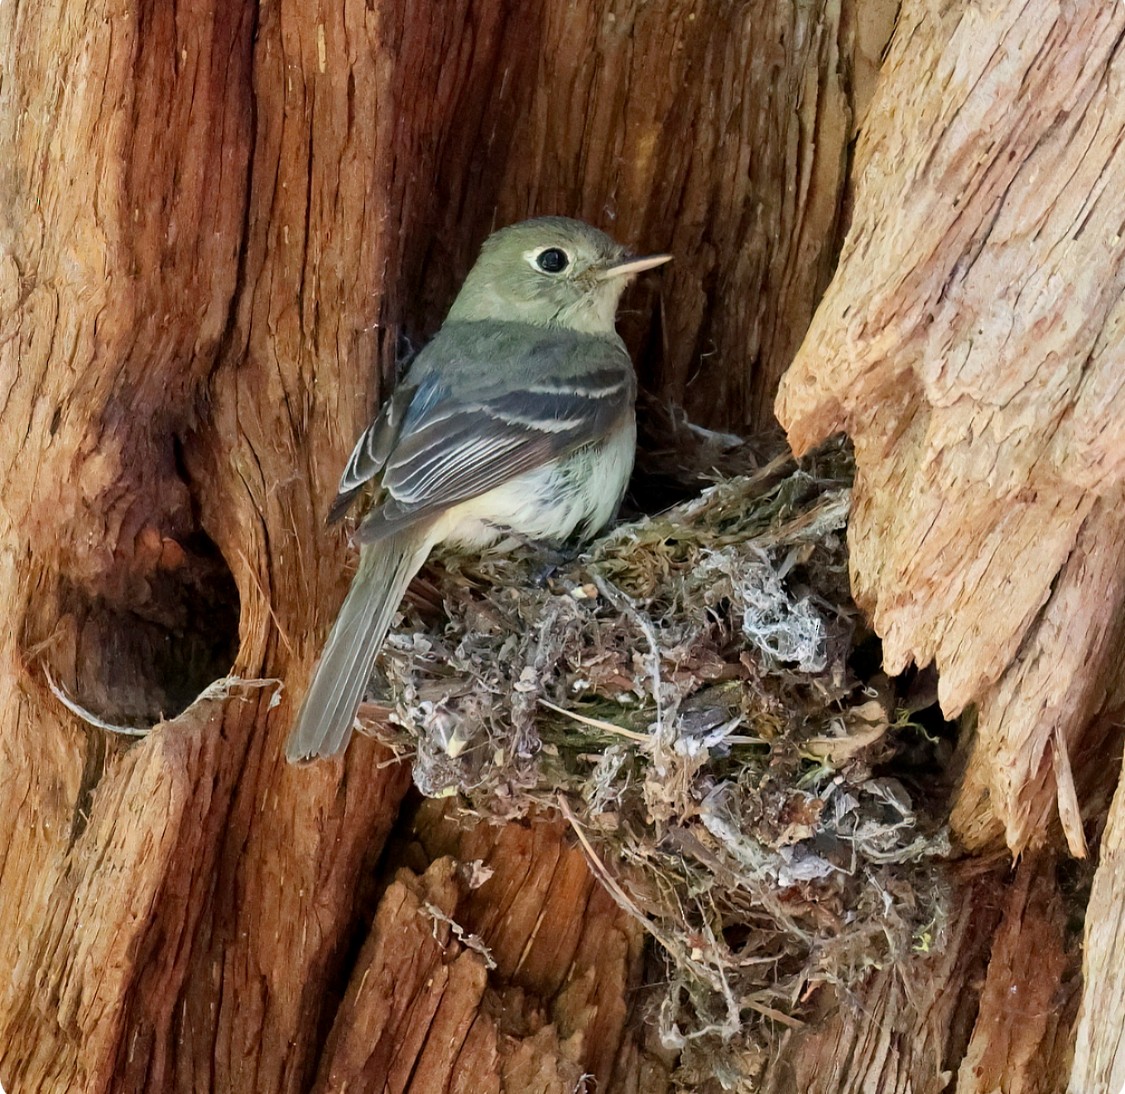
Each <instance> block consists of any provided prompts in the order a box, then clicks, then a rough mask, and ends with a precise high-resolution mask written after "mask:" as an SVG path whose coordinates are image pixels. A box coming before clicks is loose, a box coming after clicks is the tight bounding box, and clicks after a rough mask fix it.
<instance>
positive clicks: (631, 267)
mask: <svg viewBox="0 0 1125 1094" xmlns="http://www.w3.org/2000/svg"><path fill="white" fill-rule="evenodd" d="M671 261H672V256H671V255H642V256H640V257H639V258H638V257H637V256H636V255H627V256H626V257H625V258H623V259H621V260H620V261H619V262H615V263H614V264H613V265H612V266H607V267H606V268H605V269H604V270H602V271H601V273H599V274H598V280H599V281H607V280H608V279H609V278H611V277H632V276H633V275H634V274H639V273H643V272H644V271H645V270H651V269H652V268H653V267H655V266H663V265H664V263H665V262H671Z"/></svg>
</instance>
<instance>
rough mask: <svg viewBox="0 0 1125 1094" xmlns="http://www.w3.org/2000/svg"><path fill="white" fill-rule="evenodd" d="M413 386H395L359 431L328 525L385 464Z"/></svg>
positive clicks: (341, 515) (345, 509)
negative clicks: (376, 411)
mask: <svg viewBox="0 0 1125 1094" xmlns="http://www.w3.org/2000/svg"><path fill="white" fill-rule="evenodd" d="M414 394H415V389H414V387H413V385H411V384H409V383H402V384H400V385H399V386H398V387H397V388H395V391H394V393H393V394H392V395H391V397H390V398H389V399H388V400H387V401H386V402H385V403H384V404H383V409H382V410H381V411H380V413H379V416H378V417H377V418H376V419H375V421H373V422H372V423H371V424H370V425H369V426H368V427H367V428H366V429H365V430H364V431H363V433H361V434H360V438H359V440H358V441H356V444H355V448H353V449H352V454H351V455H350V456H349V457H348V463H347V466H346V467H345V468H344V473H343V474H342V475H341V476H340V485H339V486H338V487H337V489H336V497H335V499H334V500H333V502H332V505H331V507H330V508H329V510H328V520H327V523H328V524H335V523H336V522H337V521H338V520H340V519H341V517H343V515H344V514H345V513H346V512H347V511H348V509H350V508H351V504H352V502H353V501H355V499H356V495H357V494H358V493H359V492H360V490H362V489H363V487H364V486H365V485H366V484H367V483H369V482H370V481H371V480H372V479H374V478H375V477H376V476H377V475H378V474H379V473H380V472H381V471H382V470H383V468H384V467H385V466H386V464H387V457H388V456H389V455H390V453H391V448H392V447H393V446H394V443H395V439H396V438H397V436H398V433H399V430H400V429H401V428H402V420H403V417H404V415H405V411H406V408H407V407H409V406H410V404H411V401H412V399H413V396H414Z"/></svg>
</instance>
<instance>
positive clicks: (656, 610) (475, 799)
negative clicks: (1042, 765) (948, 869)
mask: <svg viewBox="0 0 1125 1094" xmlns="http://www.w3.org/2000/svg"><path fill="white" fill-rule="evenodd" d="M851 477H852V465H851V461H850V458H849V455H848V453H847V451H846V450H845V449H844V448H843V446H842V445H839V444H835V445H832V446H830V447H829V448H827V449H825V450H822V451H821V452H820V453H819V454H817V455H815V456H813V457H811V458H809V459H806V460H805V461H803V462H801V463H800V464H797V463H795V462H794V461H793V460H792V459H791V458H787V457H781V458H778V459H775V460H773V461H772V462H769V463H768V464H766V466H764V467H762V468H760V469H759V470H757V471H756V472H754V473H752V474H749V475H742V476H738V477H733V478H729V479H725V480H723V481H720V482H718V483H716V484H714V485H712V486H710V487H708V488H707V489H705V490H704V491H703V493H702V494H701V495H698V496H696V497H694V498H692V499H690V500H688V501H686V502H683V503H681V504H679V505H677V506H675V507H674V508H672V509H670V510H668V511H666V512H664V513H663V514H661V515H659V516H654V517H647V518H643V519H639V520H637V521H634V522H631V523H626V524H623V525H621V526H619V527H617V528H616V529H615V530H614V531H613V532H612V533H611V534H609V535H608V536H606V537H605V538H604V539H602V540H600V541H598V542H597V543H596V544H594V545H593V547H592V548H591V549H590V550H589V552H588V553H587V554H585V555H583V556H581V557H580V558H578V559H576V560H573V561H571V562H569V563H566V564H556V565H554V566H550V565H548V564H546V563H545V561H544V558H543V556H542V555H541V554H538V553H535V552H531V551H528V552H526V553H522V554H519V555H516V556H507V557H485V558H483V559H475V560H471V561H470V560H466V559H458V558H449V559H446V560H444V564H443V565H442V566H440V567H437V568H434V569H433V570H431V572H430V573H431V577H430V580H431V582H432V589H433V590H434V591H435V593H436V596H437V598H438V599H439V600H440V604H441V605H442V610H441V611H440V612H433V611H429V612H427V611H424V610H420V609H419V608H418V606H417V604H414V605H413V606H408V607H407V609H406V611H407V614H408V616H411V617H412V618H410V619H409V620H408V625H407V626H406V627H404V628H403V629H401V630H398V631H396V632H394V633H392V635H391V636H390V638H389V639H388V642H387V645H386V647H385V651H384V656H383V658H382V661H381V671H382V674H383V679H382V680H381V681H380V682H379V684H378V687H379V691H380V693H381V694H382V695H383V696H385V697H386V698H385V702H386V703H387V705H388V706H389V707H390V722H391V723H393V724H391V725H390V726H389V728H387V729H386V731H385V732H386V736H384V739H385V740H386V743H387V744H389V745H390V746H391V747H392V748H393V749H395V750H397V751H398V752H399V753H400V754H409V755H411V756H412V757H413V764H414V777H415V781H416V783H417V785H418V787H419V788H420V789H421V791H422V792H423V793H424V794H427V795H430V796H447V795H458V796H459V797H460V800H461V803H462V805H463V807H464V809H465V810H466V811H468V812H469V813H470V814H471V815H473V816H475V817H477V818H483V819H488V820H494V821H503V820H508V819H511V818H514V817H519V816H522V815H525V814H526V813H528V812H529V811H531V810H545V809H553V810H559V811H561V812H562V814H563V815H564V816H565V817H566V818H567V819H568V820H569V822H570V824H571V825H572V826H573V829H574V832H575V834H576V837H577V839H578V840H579V841H580V842H581V845H582V847H583V849H584V850H585V852H586V854H587V856H588V858H589V861H590V864H591V867H592V869H593V870H594V872H595V873H596V875H597V876H598V878H599V879H600V880H601V882H602V883H603V884H604V885H605V886H606V887H607V888H608V889H609V891H610V892H611V893H612V894H613V896H614V898H615V899H616V900H617V901H618V903H619V904H620V905H621V906H622V907H623V908H625V909H627V910H628V912H629V913H630V914H631V915H633V916H635V917H636V918H637V919H638V920H639V921H640V922H641V923H642V924H643V925H644V927H645V929H646V930H647V931H648V933H649V934H650V935H651V937H652V938H653V939H654V940H655V942H656V943H657V947H656V952H657V953H659V954H661V955H662V956H663V959H664V961H665V962H666V966H667V967H666V969H665V970H664V972H663V975H661V976H659V977H658V978H656V979H659V981H660V984H661V986H660V988H659V993H660V998H659V999H658V1000H657V1001H656V1003H655V1005H654V1008H653V1015H654V1021H655V1024H656V1030H657V1032H658V1034H659V1037H660V1040H661V1042H662V1044H663V1045H664V1046H665V1047H666V1048H667V1049H670V1050H674V1051H676V1052H678V1054H679V1070H678V1077H679V1079H680V1081H681V1083H683V1084H684V1085H689V1084H691V1083H693V1082H696V1081H698V1080H699V1079H701V1078H702V1077H704V1076H706V1077H707V1078H709V1079H714V1078H717V1079H718V1080H719V1081H720V1083H721V1084H722V1085H723V1086H724V1088H727V1089H736V1088H738V1087H739V1086H740V1085H741V1084H742V1083H744V1081H745V1080H746V1079H747V1078H748V1077H750V1076H752V1075H753V1074H754V1072H755V1071H756V1070H757V1068H758V1067H759V1066H760V1065H761V1063H762V1062H763V1059H764V1053H765V1052H766V1051H768V1046H769V1035H770V1034H771V1033H773V1032H775V1031H776V1030H778V1029H779V1028H783V1027H785V1026H792V1025H796V1024H800V1015H801V1013H802V1009H803V1008H804V1007H805V1006H806V1005H807V1004H808V1003H809V1001H810V1000H811V999H812V998H813V996H814V995H815V994H816V993H817V990H818V988H819V987H820V986H822V985H826V984H827V985H835V986H837V987H838V988H843V989H845V990H846V988H847V986H848V985H852V984H855V983H857V982H858V981H859V979H860V978H862V977H863V976H865V975H866V974H867V973H868V972H870V971H871V970H872V969H873V968H881V967H886V966H888V965H892V964H894V963H896V962H902V961H904V960H906V959H907V958H908V957H909V955H910V954H911V953H912V952H916V951H919V950H925V949H929V948H931V947H933V946H935V945H936V944H938V942H939V938H938V936H939V935H940V932H941V929H942V924H943V922H944V914H945V913H944V907H945V887H944V885H943V883H942V881H941V872H940V870H938V869H936V868H935V864H934V860H935V859H938V858H941V857H943V856H945V855H946V854H947V852H948V843H947V839H946V836H945V832H944V829H943V828H942V826H941V824H940V823H939V822H938V821H937V820H935V819H934V818H933V817H931V816H930V815H928V813H927V810H926V808H925V807H924V802H922V801H920V798H919V792H918V789H917V788H915V787H911V786H910V780H909V779H905V780H904V779H903V778H900V777H898V776H897V774H896V771H895V760H896V757H897V756H899V755H900V754H901V753H902V752H903V750H904V749H906V748H908V747H914V746H916V744H917V740H918V736H919V734H920V733H921V730H920V729H919V727H917V726H916V725H914V724H913V723H911V722H910V721H909V719H908V718H906V717H905V716H904V715H903V714H902V713H901V711H900V710H898V709H897V707H896V703H897V700H896V698H895V692H894V688H893V683H892V682H890V681H887V680H886V679H885V678H881V677H879V676H877V675H875V676H872V677H871V678H868V679H862V678H860V675H858V674H857V671H856V669H855V658H854V656H853V653H854V650H855V647H856V645H857V643H858V642H860V641H861V640H865V636H866V632H865V631H864V629H863V625H862V620H861V618H860V617H859V615H858V613H857V611H856V609H855V607H854V605H853V603H852V601H851V598H850V594H849V591H848V579H847V554H846V544H845V538H844V529H845V525H846V521H847V516H848V509H849V503H850V497H851V493H850V483H851ZM380 735H381V736H383V734H380Z"/></svg>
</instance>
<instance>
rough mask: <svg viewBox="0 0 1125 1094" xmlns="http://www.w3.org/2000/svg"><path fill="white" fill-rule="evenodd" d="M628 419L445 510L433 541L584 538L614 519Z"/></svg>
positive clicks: (629, 434) (627, 468)
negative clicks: (605, 433)
mask: <svg viewBox="0 0 1125 1094" xmlns="http://www.w3.org/2000/svg"><path fill="white" fill-rule="evenodd" d="M636 442H637V430H636V423H635V422H634V420H633V416H632V415H631V414H630V415H627V418H626V420H625V421H623V422H622V424H621V425H620V426H619V427H618V428H617V429H616V430H614V431H613V432H612V433H610V435H609V436H608V437H606V439H605V440H604V441H601V442H600V443H598V444H591V445H586V446H585V447H583V448H580V449H578V450H577V451H576V452H572V453H570V454H569V455H567V456H563V457H561V458H559V459H558V460H553V461H552V462H550V463H547V464H544V465H543V466H542V467H537V468H535V469H534V470H532V471H528V472H525V473H524V474H522V475H519V476H517V477H516V478H514V479H512V480H510V481H509V482H506V483H504V484H503V485H501V486H498V487H496V488H495V489H493V490H490V491H488V493H486V494H481V495H480V496H479V497H476V498H470V499H469V500H468V501H465V502H462V503H461V504H460V505H456V506H454V507H453V508H451V509H449V510H447V511H446V512H445V513H444V514H443V515H442V516H441V518H440V520H439V526H438V528H437V529H436V531H437V533H438V535H437V538H438V539H439V540H441V541H444V542H447V543H449V544H450V545H451V546H454V547H458V548H461V549H463V550H466V551H477V550H481V549H483V548H485V547H489V546H492V545H493V544H495V543H497V542H498V541H500V540H502V539H504V538H505V537H506V535H508V534H509V533H512V532H514V533H516V535H518V536H519V537H522V538H523V539H527V540H533V541H546V542H549V543H562V542H563V541H565V540H568V539H570V537H571V536H573V535H574V534H575V533H576V532H577V533H579V534H580V535H581V536H582V537H583V538H588V537H590V536H592V535H594V534H595V533H596V532H598V531H599V530H600V529H601V528H603V527H605V525H606V524H608V523H609V522H610V521H611V520H612V519H613V517H614V515H615V514H616V512H617V508H618V506H619V505H620V504H621V498H622V496H623V495H624V493H625V487H626V485H627V484H628V481H629V475H630V474H631V473H632V470H633V456H634V453H635V451H636Z"/></svg>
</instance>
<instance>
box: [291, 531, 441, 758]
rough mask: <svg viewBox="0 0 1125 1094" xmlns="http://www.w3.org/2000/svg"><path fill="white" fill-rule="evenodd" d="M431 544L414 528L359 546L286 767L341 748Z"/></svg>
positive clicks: (330, 753) (331, 753)
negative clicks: (357, 560)
mask: <svg viewBox="0 0 1125 1094" xmlns="http://www.w3.org/2000/svg"><path fill="white" fill-rule="evenodd" d="M430 546H431V544H430V542H429V540H428V538H427V537H426V536H425V535H421V534H419V530H418V529H416V528H412V529H410V530H408V531H403V532H401V533H399V534H398V535H391V536H387V537H386V538H384V539H381V540H380V541H379V542H378V543H375V544H372V545H371V546H369V547H364V548H363V550H362V552H361V554H360V557H359V569H358V570H357V571H356V575H355V577H354V578H352V587H351V588H350V589H349V590H348V595H347V597H346V598H345V599H344V603H343V605H342V606H341V608H340V614H339V615H338V616H337V617H336V622H335V623H334V624H333V626H332V633H331V634H329V636H328V641H327V642H326V643H325V646H324V652H323V653H322V654H321V655H320V663H319V664H318V665H317V667H316V671H315V672H314V673H313V678H312V682H311V683H310V684H309V690H308V691H307V692H306V693H305V699H304V702H303V703H302V704H301V709H300V711H299V712H298V714H297V721H296V723H295V724H294V726H293V731H292V733H290V735H289V742H288V744H287V745H286V746H285V756H286V758H287V759H288V760H289V762H290V763H297V762H299V761H301V760H311V759H315V758H317V757H323V756H335V755H337V754H338V753H340V752H342V751H343V750H344V747H345V746H346V745H347V743H348V739H349V738H350V737H351V733H352V726H353V725H354V723H355V715H356V711H357V710H358V709H359V704H360V701H361V700H362V699H363V691H364V688H365V687H366V686H367V681H368V679H369V678H370V676H371V670H372V668H373V667H374V665H375V658H376V657H377V656H378V653H379V647H380V646H382V644H383V639H384V638H386V636H387V630H388V628H389V627H390V625H391V620H392V619H393V618H394V614H395V611H396V610H397V609H398V606H399V603H400V602H401V601H402V597H403V594H404V593H405V592H406V587H407V586H408V585H409V584H410V580H411V578H413V577H414V575H415V574H416V573H417V572H418V571H419V570H420V569H421V567H422V563H423V562H425V561H426V556H427V555H428V554H429V553H430Z"/></svg>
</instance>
